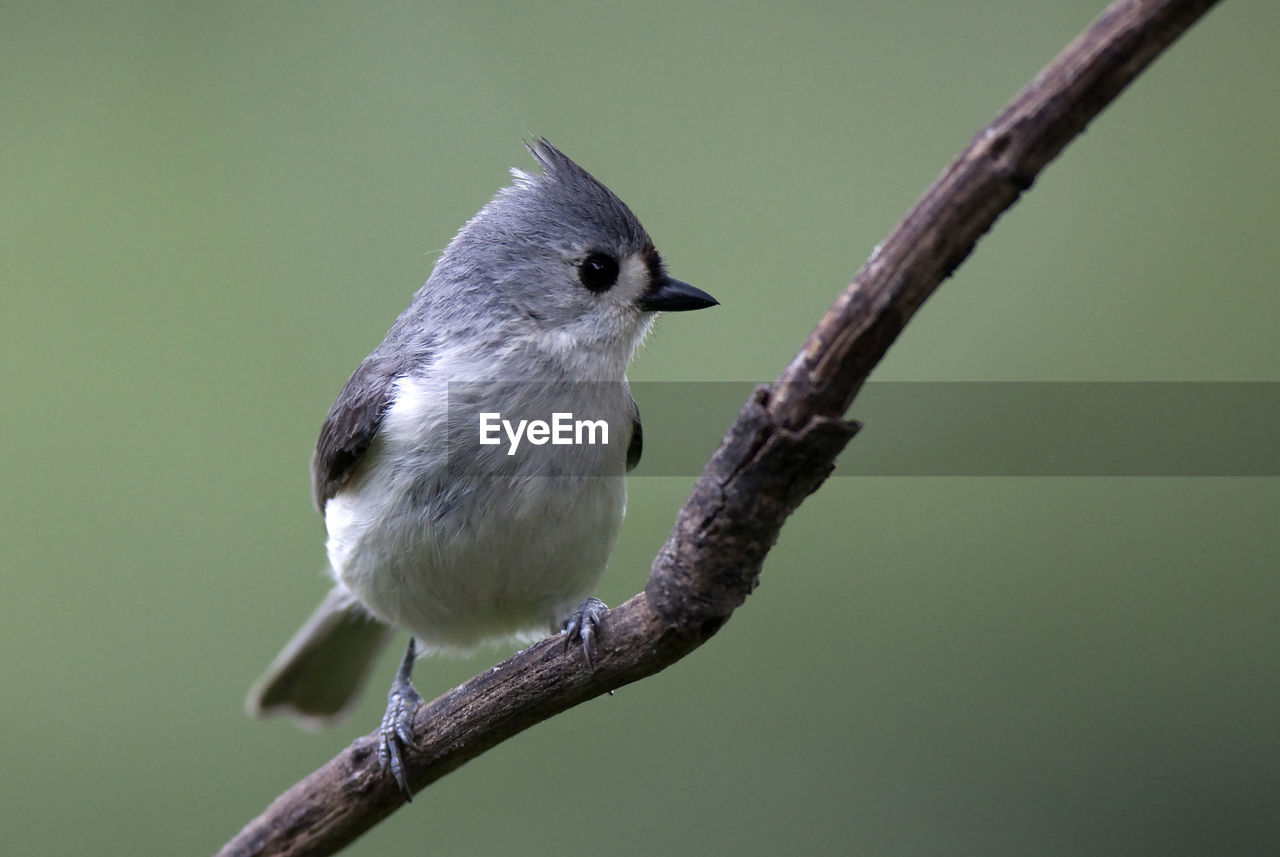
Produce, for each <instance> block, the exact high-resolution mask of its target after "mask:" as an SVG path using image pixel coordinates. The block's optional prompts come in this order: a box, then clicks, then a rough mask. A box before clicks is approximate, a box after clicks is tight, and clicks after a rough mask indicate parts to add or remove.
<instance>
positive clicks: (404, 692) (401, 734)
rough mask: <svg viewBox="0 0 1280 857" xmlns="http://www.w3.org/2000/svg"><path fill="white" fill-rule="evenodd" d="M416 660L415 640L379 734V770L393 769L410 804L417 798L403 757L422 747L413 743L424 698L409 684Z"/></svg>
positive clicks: (397, 677) (388, 698)
mask: <svg viewBox="0 0 1280 857" xmlns="http://www.w3.org/2000/svg"><path fill="white" fill-rule="evenodd" d="M413 657H414V650H413V640H412V639H411V640H410V641H409V649H408V651H406V652H405V655H404V661H403V662H402V663H401V664H400V671H399V672H398V673H396V679H395V681H393V682H392V683H391V690H390V692H388V693H387V712H386V714H383V715H382V724H381V725H380V726H379V727H378V734H379V735H380V736H381V740H380V741H379V742H378V768H379V769H380V770H382V771H383V772H384V773H385V772H386V771H387V770H388V769H390V771H391V776H393V777H395V781H396V785H398V786H399V787H400V793H401V794H402V795H404V799H405V802H406V803H408V802H409V801H411V800H413V794H412V793H411V792H410V791H409V780H408V778H407V777H406V776H405V773H404V758H403V756H402V754H403V753H404V751H405V750H406V749H409V748H414V747H417V746H418V745H417V743H416V742H415V741H414V740H413V716H414V715H415V714H417V712H418V708H419V707H421V705H422V697H421V696H419V695H418V691H417V690H415V689H414V687H413V682H411V681H410V680H409V674H410V671H411V670H412V669H413Z"/></svg>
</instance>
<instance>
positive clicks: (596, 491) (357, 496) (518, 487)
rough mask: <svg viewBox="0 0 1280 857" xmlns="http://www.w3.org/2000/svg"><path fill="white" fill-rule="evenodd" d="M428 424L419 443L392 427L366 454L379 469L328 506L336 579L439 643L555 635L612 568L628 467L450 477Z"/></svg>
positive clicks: (382, 613)
mask: <svg viewBox="0 0 1280 857" xmlns="http://www.w3.org/2000/svg"><path fill="white" fill-rule="evenodd" d="M388 416H389V417H392V416H398V415H396V414H395V413H394V411H393V414H389V415H388ZM424 422H428V421H424ZM424 422H420V423H418V425H417V426H415V427H414V428H415V430H414V434H416V435H417V437H415V438H410V437H408V436H405V435H407V431H406V432H405V433H404V434H402V433H401V432H400V431H399V430H398V428H397V425H398V421H397V420H390V424H391V429H392V430H391V431H389V432H388V431H385V429H386V428H387V426H386V424H384V432H383V434H382V436H381V437H380V438H379V439H378V440H375V443H374V446H373V447H371V448H370V450H369V451H368V452H367V453H366V459H367V460H369V461H371V462H375V463H374V464H372V465H371V466H370V467H369V468H368V469H367V470H366V471H365V472H362V473H359V474H357V475H356V477H355V478H353V480H352V482H351V483H350V484H348V485H347V486H346V487H345V488H344V489H343V490H342V491H341V492H339V493H338V494H337V495H335V496H334V497H333V498H332V499H330V500H329V502H328V504H327V505H326V506H325V526H326V528H327V529H328V535H329V538H328V543H327V547H328V553H329V562H330V565H331V567H332V569H333V573H334V575H335V576H336V577H337V578H338V579H339V580H340V581H341V582H342V583H343V584H344V585H345V586H346V587H347V588H348V589H350V590H351V592H352V593H354V594H355V595H356V597H357V598H359V599H360V600H361V601H362V602H363V603H364V604H365V606H366V607H368V608H369V609H370V610H371V611H372V612H373V613H374V614H375V615H377V616H378V617H380V618H382V619H383V620H385V621H387V622H390V623H392V624H395V625H399V626H401V627H404V628H408V629H409V630H410V631H412V632H413V634H414V635H415V636H416V637H417V638H418V639H419V640H420V641H421V642H422V643H423V644H424V645H425V646H427V647H428V648H432V649H436V650H441V649H445V650H448V649H455V650H459V649H467V648H471V647H474V646H476V645H478V644H480V643H483V642H485V641H488V640H494V639H502V638H511V637H523V638H525V639H536V638H537V637H540V636H544V635H545V634H546V633H547V632H548V631H549V629H550V627H551V626H552V624H553V623H558V622H561V621H563V619H564V618H565V617H566V616H567V615H568V613H569V612H570V611H571V610H572V609H573V608H574V607H576V606H577V605H578V603H579V602H581V600H582V599H583V598H585V597H586V596H587V595H590V594H591V590H592V588H593V587H594V586H595V584H596V582H597V581H598V580H599V578H600V575H601V574H602V573H603V571H604V568H605V563H606V561H607V560H608V557H609V554H610V552H611V551H612V550H613V546H614V542H615V541H616V538H617V534H618V528H619V526H620V524H621V521H622V516H623V512H624V510H625V506H626V482H625V478H624V477H623V476H622V470H623V467H622V461H621V460H618V461H617V462H616V466H613V465H611V466H610V467H608V468H605V470H604V472H610V473H616V474H617V475H610V476H559V477H553V476H519V477H516V478H512V479H508V478H501V477H486V476H477V475H474V474H471V475H456V474H455V475H453V476H450V475H449V474H448V472H447V471H448V467H447V466H446V465H447V463H446V462H445V461H444V457H443V455H440V456H438V457H436V458H434V459H433V458H430V457H429V456H426V455H424V454H423V453H422V452H421V450H422V449H423V448H424V446H423V445H421V444H423V442H424V441H425V440H426V439H425V438H424V437H423V436H422V435H423V433H424V432H425V431H426V430H427V426H426V425H425V424H424ZM407 441H413V442H416V443H417V444H419V445H417V446H416V447H415V448H416V449H417V450H418V452H416V453H414V454H413V455H411V456H410V455H406V454H405V453H406V451H407V448H408V444H407V443H406V442H407ZM388 445H391V446H392V447H394V448H395V449H397V450H398V451H399V453H400V454H396V453H395V452H391V451H389V449H388ZM426 448H432V449H439V448H440V446H439V445H438V444H433V445H431V446H429V447H426ZM617 454H618V455H622V454H624V453H623V452H622V451H621V449H619V450H618V453H617ZM609 455H610V456H611V457H612V456H613V455H614V453H613V452H610V453H609ZM593 472H601V471H600V470H599V469H597V470H595V471H593Z"/></svg>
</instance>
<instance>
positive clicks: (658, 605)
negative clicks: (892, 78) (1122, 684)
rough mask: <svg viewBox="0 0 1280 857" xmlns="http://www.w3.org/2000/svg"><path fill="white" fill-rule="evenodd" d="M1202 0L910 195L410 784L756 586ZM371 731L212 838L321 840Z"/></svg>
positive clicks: (680, 636)
mask: <svg viewBox="0 0 1280 857" xmlns="http://www.w3.org/2000/svg"><path fill="white" fill-rule="evenodd" d="M1215 2H1216V0H1119V2H1116V3H1114V4H1112V5H1111V6H1110V7H1109V8H1108V9H1107V10H1106V11H1104V12H1103V13H1102V15H1101V16H1100V17H1099V18H1098V19H1097V20H1096V21H1095V22H1094V23H1093V24H1092V25H1091V26H1090V27H1089V29H1088V30H1086V31H1085V32H1084V33H1083V34H1082V35H1080V36H1079V37H1078V38H1077V39H1076V40H1075V41H1073V42H1072V43H1071V44H1070V45H1068V46H1067V48H1066V49H1065V50H1064V51H1063V52H1062V53H1061V54H1060V55H1059V56H1058V57H1057V59H1055V60H1054V61H1053V62H1052V63H1051V64H1050V65H1049V66H1048V67H1047V68H1046V69H1045V70H1044V71H1042V72H1041V73H1040V74H1039V75H1037V76H1036V78H1035V79H1034V80H1033V81H1032V82H1031V83H1030V84H1029V85H1028V86H1027V87H1026V89H1024V90H1023V91H1022V92H1021V93H1019V95H1018V96H1017V97H1016V98H1014V100H1013V101H1012V102H1011V103H1010V104H1009V106H1008V107H1006V108H1005V110H1004V111H1003V112H1002V113H1001V114H1000V116H998V117H997V118H996V119H995V120H994V121H993V122H991V124H989V125H988V126H987V127H986V128H984V129H983V130H982V131H981V132H980V133H979V134H978V135H977V137H975V138H974V140H973V142H972V143H971V144H970V145H969V147H968V148H967V149H965V151H964V152H962V153H961V154H960V156H959V157H958V158H957V159H956V160H955V161H954V162H953V163H952V164H951V165H950V166H949V167H947V169H946V171H945V172H943V174H942V175H941V176H940V177H939V178H938V180H937V181H936V182H935V183H934V185H933V186H932V187H931V188H930V189H929V190H928V191H927V192H926V193H925V195H924V196H923V197H922V198H921V200H920V201H919V202H918V203H916V205H915V206H914V207H913V208H912V210H911V211H910V212H909V213H908V214H907V217H906V219H905V220H903V222H902V223H901V224H899V226H898V227H897V228H896V229H895V230H894V231H893V233H892V234H891V235H890V236H889V237H888V239H887V240H886V241H885V242H884V243H883V244H882V245H881V246H880V247H879V248H877V251H876V252H875V253H873V254H872V256H871V258H870V259H869V260H868V261H867V263H866V264H865V265H864V266H863V268H862V270H861V271H859V272H858V274H857V277H856V278H855V279H854V281H853V283H852V284H851V285H850V286H849V287H848V288H847V289H846V290H845V291H844V292H843V293H842V294H841V295H840V297H839V299H838V300H837V301H836V302H835V304H834V305H833V306H832V307H831V309H829V310H828V311H827V314H826V315H825V316H824V317H823V319H822V321H821V322H820V323H819V324H818V326H817V328H816V329H815V330H814V331H813V333H812V334H810V336H809V339H808V341H807V342H806V343H805V345H804V348H803V349H802V350H801V351H800V353H799V354H797V355H796V357H795V358H794V359H793V360H792V362H791V364H790V365H789V366H788V367H787V369H786V370H785V371H784V372H783V374H782V376H781V377H780V378H779V379H778V382H777V383H775V384H774V385H772V386H770V387H762V388H760V389H758V390H757V391H756V394H755V395H754V396H753V397H752V399H751V400H750V401H748V402H747V403H746V405H744V407H743V409H742V411H741V412H740V413H739V415H738V418H737V420H736V421H735V422H734V424H733V425H732V426H730V428H729V431H728V433H727V434H726V435H725V438H724V440H723V441H722V442H721V445H720V448H719V449H717V450H716V452H715V454H714V455H713V456H712V459H711V461H710V462H709V463H708V464H707V466H706V469H705V470H704V471H703V473H702V475H701V477H699V479H698V482H697V484H696V486H695V487H694V490H693V494H692V496H690V498H689V500H688V501H687V502H686V503H685V505H684V507H683V508H682V509H681V510H680V514H679V516H678V518H677V520H676V523H675V526H674V528H673V530H672V534H671V537H670V538H669V539H668V541H667V543H666V544H665V545H664V546H663V548H662V550H661V552H660V553H659V554H658V556H657V558H656V559H655V560H654V563H653V567H652V570H651V572H650V576H649V581H648V584H647V585H646V587H645V591H644V592H643V593H642V594H640V595H637V596H635V597H634V598H632V599H631V600H630V601H628V602H626V603H625V604H623V605H622V606H620V607H618V608H617V609H615V610H612V611H610V612H609V614H608V616H607V618H606V620H605V626H604V629H605V636H604V637H603V639H602V641H601V645H600V646H599V661H598V663H597V664H596V666H595V669H594V670H593V671H588V670H587V669H586V667H585V664H584V663H583V660H582V658H581V656H580V654H579V653H578V652H576V651H570V652H568V653H565V652H564V651H562V644H561V642H560V640H559V639H557V638H552V639H550V640H546V641H544V642H542V643H539V644H538V645H536V646H533V647H531V648H530V649H527V650H526V651H524V652H521V653H520V654H519V655H516V656H515V657H514V658H511V659H510V660H507V661H505V662H503V663H501V664H499V665H498V666H496V667H494V668H493V669H491V670H489V671H488V672H485V673H484V674H482V675H479V676H476V677H475V678H473V679H471V680H470V681H468V682H467V683H466V684H464V685H462V686H461V687H458V688H456V689H454V690H453V691H451V692H450V693H448V694H446V695H445V696H442V697H440V698H439V699H437V700H435V701H434V702H432V703H430V704H429V705H426V706H423V708H422V709H420V710H419V711H418V715H417V720H416V723H415V733H416V734H417V735H418V736H419V747H418V748H417V749H416V750H411V751H410V752H409V753H408V755H407V757H406V759H405V763H406V768H407V773H408V779H409V783H410V784H411V786H412V787H413V789H414V791H415V792H416V791H420V790H421V789H423V788H425V787H426V786H427V785H429V784H430V783H432V782H434V781H435V780H437V779H439V778H440V777H442V776H444V775H445V774H447V773H449V772H450V771H452V770H454V769H455V768H457V767H458V766H460V765H462V764H463V763H464V762H466V761H468V760H469V759H472V758H474V757H476V756H478V755H480V754H481V753H483V752H485V751H486V750H488V749H489V748H490V747H492V746H494V745H495V744H498V743H500V742H501V741H503V740H505V739H507V738H509V737H511V736H512V735H515V734H516V733H518V732H520V731H522V730H524V729H526V728H528V727H529V726H532V725H533V724H535V723H538V722H539V721H541V720H545V719H546V718H548V717H551V716H552V715H555V714H557V713H559V712H561V711H563V710H565V709H567V708H570V707H572V706H574V705H577V704H578V703H580V702H582V701H584V700H586V699H590V698H592V697H595V696H598V695H600V694H602V693H604V692H606V691H608V690H611V689H613V688H616V687H620V686H622V685H624V684H627V683H629V682H632V681H635V680H637V679H640V678H643V677H644V676H647V675H650V674H652V673H654V672H657V671H659V670H661V669H663V668H665V667H667V666H668V665H670V664H671V663H674V662H675V661H676V660H678V659H680V658H681V657H683V656H684V655H686V654H688V653H689V652H690V651H692V650H693V649H694V648H696V647H697V646H699V645H701V644H702V643H703V642H705V641H706V640H707V639H708V638H710V637H711V635H713V634H714V633H715V632H716V631H717V630H718V629H719V628H720V626H721V625H722V624H723V623H724V622H725V621H726V620H727V619H728V617H729V616H730V614H731V613H732V612H733V610H734V609H735V608H736V607H737V606H738V605H740V604H741V603H742V602H743V601H744V600H745V599H746V597H747V595H748V594H749V593H750V592H751V590H752V589H753V588H754V587H755V584H756V581H757V578H758V576H759V573H760V568H761V564H762V563H763V561H764V557H765V554H767V553H768V551H769V549H770V548H771V547H772V546H773V543H774V541H775V540H776V539H777V536H778V532H779V530H780V529H781V527H782V524H783V522H784V521H785V520H786V518H787V516H788V515H790V514H791V512H793V511H794V510H795V508H796V507H797V506H798V505H799V504H800V502H801V501H802V500H803V499H804V498H805V497H806V496H807V495H808V494H810V493H812V492H813V491H814V490H816V489H817V488H818V486H819V485H821V484H822V481H823V480H824V479H825V478H826V476H827V475H828V474H829V473H830V471H831V468H832V466H833V464H834V460H835V457H836V455H837V454H838V453H839V452H840V450H841V449H843V447H844V445H845V443H847V441H848V440H849V438H851V437H852V436H853V433H854V432H855V431H856V428H857V427H856V426H855V425H854V424H851V423H848V422H845V421H843V420H842V416H843V414H844V412H845V411H846V410H847V408H848V406H849V404H850V402H851V401H852V399H853V396H854V395H855V394H856V393H857V391H858V389H859V388H860V387H861V386H862V384H863V383H864V382H865V381H866V378H867V375H868V374H869V373H870V372H871V370H872V368H873V367H874V366H875V365H876V364H877V363H878V362H879V361H880V359H881V357H883V356H884V353H885V352H886V351H887V350H888V348H889V346H890V345H891V344H892V343H893V341H894V340H895V339H896V338H897V336H898V334H899V333H900V332H901V331H902V329H903V327H904V326H905V325H906V323H907V322H908V321H909V320H910V318H911V317H912V315H914V313H915V312H916V310H917V309H918V308H919V307H920V305H921V304H922V303H923V302H924V301H925V299H926V298H928V297H929V295H931V294H932V293H933V292H934V290H935V289H937V287H938V286H939V285H940V284H941V283H942V281H943V280H944V279H945V278H946V277H947V276H949V275H950V274H951V272H952V271H953V270H955V268H956V267H957V266H958V265H960V263H961V262H963V261H964V259H965V258H966V257H967V256H968V255H969V253H970V252H971V251H972V250H973V247H974V245H975V244H976V243H977V241H978V239H979V238H980V237H981V236H982V235H983V234H984V233H985V232H986V231H987V230H988V229H990V228H991V226H992V225H993V224H994V223H995V221H996V219H997V218H998V217H999V216H1000V215H1001V214H1002V213H1003V212H1004V211H1006V210H1007V209H1008V208H1009V207H1010V206H1012V205H1013V203H1014V202H1016V201H1017V199H1018V197H1019V196H1020V195H1021V194H1022V192H1023V191H1025V190H1026V189H1028V188H1029V187H1030V186H1031V184H1032V182H1033V181H1034V180H1035V178H1036V177H1037V176H1038V175H1039V173H1040V171H1041V170H1042V169H1043V168H1044V167H1045V165H1046V164H1048V163H1049V162H1050V161H1051V160H1052V159H1053V158H1054V157H1055V156H1056V155H1057V154H1058V153H1059V152H1060V151H1061V150H1062V149H1063V147H1065V146H1066V145H1067V143H1069V142H1070V141H1071V140H1072V139H1073V138H1074V137H1075V136H1076V135H1077V134H1079V133H1080V132H1081V131H1082V130H1083V129H1084V127H1085V126H1086V125H1087V124H1088V123H1089V121H1090V120H1092V119H1093V117H1094V116H1096V115H1097V114H1098V113H1099V112H1100V111H1101V110H1102V109H1103V108H1104V107H1106V106H1107V105H1108V104H1109V103H1110V102H1111V101H1112V99H1114V98H1115V96H1116V95H1117V94H1118V93H1119V92H1120V91H1121V90H1122V89H1124V87H1125V86H1127V85H1128V84H1129V83H1130V81H1132V80H1133V79H1134V78H1135V77H1136V76H1137V75H1138V74H1139V73H1140V72H1141V71H1142V70H1143V69H1144V68H1146V67H1147V65H1149V64H1150V63H1151V61H1152V60H1153V59H1154V58H1155V57H1156V56H1157V55H1159V53H1160V52H1161V51H1163V50H1164V49H1165V48H1166V47H1168V46H1169V45H1170V44H1171V43H1172V42H1173V41H1174V40H1175V39H1176V38H1177V37H1178V36H1179V35H1181V34H1182V33H1183V32H1184V31H1185V30H1186V29H1187V28H1189V27H1190V26H1191V25H1192V24H1194V23H1195V21H1196V20H1198V19H1199V18H1200V17H1201V16H1202V15H1203V14H1204V13H1205V12H1206V11H1207V10H1208V9H1209V8H1210V7H1212V6H1213V5H1214V3H1215ZM376 747H377V737H376V735H372V734H371V735H367V736H365V737H363V738H360V739H359V740H357V741H356V742H355V743H353V744H352V745H351V746H349V747H348V748H347V749H346V750H345V751H343V752H342V753H341V754H339V755H338V756H337V757H336V758H334V759H333V760H331V761H330V762H328V763H327V764H326V765H324V766H323V767H322V768H320V769H319V770H317V771H316V772H314V773H313V774H311V775H310V776H308V777H307V778H306V779H304V780H302V781H301V782H299V783H297V784H296V785H294V786H293V787H292V788H291V789H289V790H288V791H287V792H285V793H284V794H283V795H281V796H280V797H279V798H277V799H276V801H275V802H274V803H272V804H271V806H270V807H268V808H267V810H266V811H265V812H264V813H263V814H262V815H261V816H260V817H258V818H257V819H255V820H254V821H252V822H250V823H249V824H248V825H247V826H246V827H245V828H244V829H243V830H242V831H241V832H240V833H239V834H238V835H237V836H236V837H235V838H234V839H233V840H232V841H231V842H229V843H228V844H227V845H226V846H225V847H224V848H223V850H222V851H221V852H220V854H222V855H224V857H231V855H237V857H245V856H246V855H323V854H332V853H333V852H335V851H337V850H338V849H339V848H341V847H342V846H344V845H346V844H347V843H349V842H351V841H352V840H354V839H355V838H356V837H358V836H359V835H360V834H361V833H363V832H364V831H366V830H368V829H369V828H370V827H372V826H373V825H375V824H377V823H378V822H379V821H380V820H381V819H383V818H385V817H386V816H387V815H389V814H390V813H391V812H392V811H393V810H395V809H396V808H397V807H399V806H400V805H401V803H402V802H403V801H402V798H401V797H400V794H399V791H398V790H397V788H396V786H395V783H394V782H393V781H392V780H391V778H390V777H387V776H383V775H382V774H381V773H380V772H379V771H378V766H377V762H376V758H375V751H376Z"/></svg>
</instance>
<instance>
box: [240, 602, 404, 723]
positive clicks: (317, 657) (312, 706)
mask: <svg viewBox="0 0 1280 857" xmlns="http://www.w3.org/2000/svg"><path fill="white" fill-rule="evenodd" d="M390 636H391V628H390V626H388V625H385V624H383V623H382V622H379V621H378V620H377V619H374V618H373V617H372V616H370V615H369V613H368V612H367V611H366V610H365V609H364V607H362V606H361V605H360V602H358V601H356V599H355V596H353V595H352V594H351V593H350V592H349V591H347V589H346V587H344V586H342V585H338V586H335V587H334V588H333V591H332V592H330V593H329V595H328V596H327V597H326V598H325V599H324V601H323V602H321V604H320V606H319V607H317V608H316V610H315V612H314V613H312V614H311V617H310V618H309V619H307V621H306V622H305V623H304V624H303V626H302V627H301V628H300V629H299V630H298V633H296V634H294V635H293V639H292V640H290V641H289V644H288V645H287V646H285V647H284V651H282V652H281V653H280V654H279V655H277V656H276V659H275V660H274V661H272V662H271V666H269V667H267V671H266V673H264V674H263V676H262V678H260V679H258V681H257V683H256V684H255V685H254V686H253V689H252V690H250V691H249V698H248V700H247V701H246V703H245V707H246V708H247V709H248V711H249V713H250V714H252V715H254V716H255V717H269V716H271V715H275V714H289V715H291V716H293V717H295V718H297V720H298V722H299V724H300V725H302V726H304V727H307V728H317V727H320V726H328V725H330V724H332V723H334V722H336V721H337V720H338V719H340V718H341V717H343V716H344V715H345V714H346V713H347V712H348V710H349V709H350V708H351V706H352V703H354V702H355V699H356V697H357V695H358V694H359V691H360V689H361V688H362V687H363V686H364V681H365V679H366V678H367V676H368V674H369V668H370V666H371V665H372V664H373V661H374V659H375V658H377V656H378V653H379V652H380V651H382V647H383V645H385V644H386V642H387V639H388V638H389V637H390Z"/></svg>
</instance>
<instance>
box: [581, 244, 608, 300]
mask: <svg viewBox="0 0 1280 857" xmlns="http://www.w3.org/2000/svg"><path fill="white" fill-rule="evenodd" d="M578 279H580V280H582V285H584V286H586V287H587V288H588V289H590V290H591V291H593V292H603V291H607V290H609V289H611V288H613V284H614V283H616V282H617V281H618V260H617V259H615V258H613V257H612V256H607V255H605V254H604V253H592V254H591V255H590V256H588V257H587V258H585V259H583V260H582V264H581V265H579V266H578Z"/></svg>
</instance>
